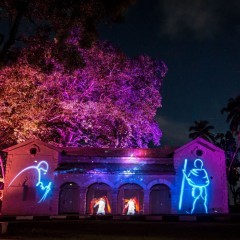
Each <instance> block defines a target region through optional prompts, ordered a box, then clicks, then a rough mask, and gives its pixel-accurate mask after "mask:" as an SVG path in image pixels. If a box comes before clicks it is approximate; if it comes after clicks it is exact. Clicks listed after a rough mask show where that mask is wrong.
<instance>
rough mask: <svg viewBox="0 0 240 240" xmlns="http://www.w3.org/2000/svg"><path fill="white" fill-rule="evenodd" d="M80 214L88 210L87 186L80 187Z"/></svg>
mask: <svg viewBox="0 0 240 240" xmlns="http://www.w3.org/2000/svg"><path fill="white" fill-rule="evenodd" d="M79 195H80V196H79V200H80V201H79V215H85V214H86V212H87V188H79Z"/></svg>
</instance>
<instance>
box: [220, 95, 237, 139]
mask: <svg viewBox="0 0 240 240" xmlns="http://www.w3.org/2000/svg"><path fill="white" fill-rule="evenodd" d="M221 112H222V113H224V112H226V113H227V114H228V115H227V122H228V123H229V124H230V126H229V127H230V130H231V132H232V133H233V134H235V135H238V134H239V133H240V95H238V96H237V97H236V98H235V99H234V98H230V99H229V100H228V104H227V107H224V108H223V109H222V111H221Z"/></svg>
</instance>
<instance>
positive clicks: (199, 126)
mask: <svg viewBox="0 0 240 240" xmlns="http://www.w3.org/2000/svg"><path fill="white" fill-rule="evenodd" d="M213 129H214V127H213V126H212V125H210V124H209V122H208V121H206V120H203V121H194V125H193V126H190V127H189V132H190V133H189V137H190V138H192V139H195V138H197V137H201V138H203V139H206V140H208V141H210V142H214V135H213V134H212V133H211V130H213Z"/></svg>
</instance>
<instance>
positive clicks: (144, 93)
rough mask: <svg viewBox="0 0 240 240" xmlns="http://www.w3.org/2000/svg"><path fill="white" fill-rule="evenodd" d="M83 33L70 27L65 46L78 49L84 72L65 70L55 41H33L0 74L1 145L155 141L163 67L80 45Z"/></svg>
mask: <svg viewBox="0 0 240 240" xmlns="http://www.w3.org/2000/svg"><path fill="white" fill-rule="evenodd" d="M80 36H81V31H79V30H76V29H75V30H74V31H72V32H71V37H68V38H67V39H66V43H65V44H66V46H69V47H74V48H75V51H76V52H77V53H78V55H79V57H81V59H82V62H83V63H84V64H83V66H82V67H79V68H77V69H75V70H74V69H71V71H70V70H69V68H68V67H66V65H65V64H63V63H62V61H61V60H59V58H58V57H56V55H55V51H56V44H54V43H52V42H51V41H49V42H48V41H45V42H37V39H36V40H35V41H34V44H33V45H32V46H31V47H30V48H29V47H28V48H26V49H25V50H24V51H23V52H22V54H21V56H20V57H19V59H18V61H17V62H16V63H14V64H12V65H11V66H5V67H4V68H3V69H2V70H1V75H0V126H1V133H2V136H1V138H0V139H1V143H0V144H1V145H2V146H3V144H4V143H5V144H7V145H11V144H14V143H16V142H21V141H24V140H26V139H30V138H40V139H42V140H43V141H46V142H54V143H56V144H58V145H62V146H84V145H87V146H96V147H147V145H148V143H149V142H150V141H153V142H154V144H156V145H158V144H159V140H160V137H161V131H160V129H159V127H158V125H157V123H156V122H155V120H154V116H155V114H156V110H157V108H158V107H160V106H161V95H160V93H159V89H160V86H161V82H162V78H163V77H164V75H165V73H166V66H165V65H164V64H163V63H162V62H160V61H155V60H152V59H151V58H149V57H147V56H140V57H138V58H136V59H129V58H127V57H126V56H125V55H124V54H123V53H122V52H120V51H119V50H117V49H116V48H114V47H113V46H112V45H111V44H109V43H99V42H96V43H94V44H93V46H92V47H91V48H89V49H85V48H82V46H81V45H79V40H80ZM38 54H41V56H42V58H38V57H37V56H38ZM63 54H64V53H63ZM33 60H34V62H33ZM36 60H38V61H36ZM73 62H74V61H73ZM71 64H73V63H71ZM42 69H45V71H42ZM6 133H7V134H6Z"/></svg>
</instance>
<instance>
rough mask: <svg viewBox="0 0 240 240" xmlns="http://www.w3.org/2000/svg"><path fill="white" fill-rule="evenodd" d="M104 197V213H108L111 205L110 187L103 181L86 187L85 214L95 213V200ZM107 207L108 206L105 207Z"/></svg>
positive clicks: (96, 208)
mask: <svg viewBox="0 0 240 240" xmlns="http://www.w3.org/2000/svg"><path fill="white" fill-rule="evenodd" d="M100 198H104V200H105V201H106V204H107V205H106V211H105V213H104V214H110V213H112V212H111V205H112V189H111V187H110V186H109V185H107V184H105V183H94V184H92V185H90V186H89V187H88V191H87V209H86V213H87V214H97V210H98V207H94V205H95V204H96V200H99V199H100ZM107 207H108V208H107Z"/></svg>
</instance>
